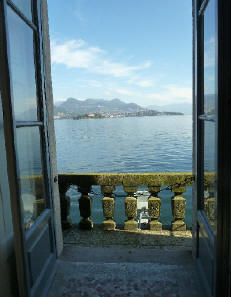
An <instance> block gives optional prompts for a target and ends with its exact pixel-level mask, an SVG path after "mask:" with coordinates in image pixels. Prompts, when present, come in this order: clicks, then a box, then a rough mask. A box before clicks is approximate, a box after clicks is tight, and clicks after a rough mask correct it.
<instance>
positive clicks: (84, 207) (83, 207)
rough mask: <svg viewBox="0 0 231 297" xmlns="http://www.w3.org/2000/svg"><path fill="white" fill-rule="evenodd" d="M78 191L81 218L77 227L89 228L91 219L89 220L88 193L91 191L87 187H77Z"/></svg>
mask: <svg viewBox="0 0 231 297" xmlns="http://www.w3.org/2000/svg"><path fill="white" fill-rule="evenodd" d="M78 191H79V192H80V193H81V194H82V195H81V197H80V198H79V211H80V215H81V217H83V218H82V220H81V221H80V222H79V228H80V229H84V230H90V229H92V228H93V221H92V220H91V218H90V216H91V209H92V198H91V197H90V196H89V195H88V193H89V192H90V191H91V186H89V187H86V188H84V187H80V186H79V187H78Z"/></svg>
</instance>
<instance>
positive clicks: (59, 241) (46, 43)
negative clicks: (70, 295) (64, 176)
mask: <svg viewBox="0 0 231 297" xmlns="http://www.w3.org/2000/svg"><path fill="white" fill-rule="evenodd" d="M42 29H43V55H44V66H45V79H46V96H47V97H46V101H47V110H48V129H49V147H50V155H51V167H52V173H51V174H52V181H53V195H54V196H53V207H54V223H55V237H56V246H57V253H58V255H60V254H61V252H62V249H63V236H62V227H61V215H60V197H59V188H58V180H57V177H58V173H57V163H56V141H55V128H54V105H53V92H52V79H51V57H50V37H49V25H48V12H47V1H42ZM55 180H56V181H55Z"/></svg>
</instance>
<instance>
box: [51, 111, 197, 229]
mask: <svg viewBox="0 0 231 297" xmlns="http://www.w3.org/2000/svg"><path fill="white" fill-rule="evenodd" d="M55 130H56V145H57V163H58V171H59V172H182V171H191V170H192V169H191V168H192V117H191V116H160V117H140V118H138V117H135V118H121V119H89V120H88V119H86V120H56V121H55ZM94 191H95V192H98V191H99V188H97V187H96V188H95V189H94ZM121 191H122V189H121V188H117V193H119V195H120V196H122V195H123V194H122V193H121ZM69 194H70V195H71V198H72V202H71V204H72V205H71V206H72V207H71V218H72V220H73V221H74V222H77V221H79V219H80V216H79V210H78V198H79V194H77V193H76V191H74V190H73V189H71V190H70V191H69ZM124 195H125V194H124ZM160 197H161V198H162V213H161V222H162V223H163V224H167V225H169V224H170V223H171V220H172V217H171V197H172V193H171V192H170V191H163V192H161V193H160ZM184 197H185V198H186V199H187V208H186V223H187V224H188V225H189V226H190V225H191V188H190V187H189V188H188V189H187V192H186V193H184ZM101 199H102V195H95V196H94V199H93V215H92V218H93V220H94V221H95V222H97V223H100V222H102V221H103V214H102V206H101V205H102V204H101ZM115 220H116V221H117V222H118V223H122V222H123V221H124V220H125V216H124V204H123V199H116V211H115Z"/></svg>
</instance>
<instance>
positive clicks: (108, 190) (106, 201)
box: [101, 186, 116, 230]
mask: <svg viewBox="0 0 231 297" xmlns="http://www.w3.org/2000/svg"><path fill="white" fill-rule="evenodd" d="M101 191H102V192H103V194H104V195H105V197H104V198H103V199H102V206H103V215H104V217H105V218H106V220H105V221H103V224H102V226H103V230H115V227H116V222H115V221H114V220H113V217H114V209H115V200H114V198H113V197H112V194H113V192H114V187H113V186H101Z"/></svg>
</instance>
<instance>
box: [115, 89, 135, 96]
mask: <svg viewBox="0 0 231 297" xmlns="http://www.w3.org/2000/svg"><path fill="white" fill-rule="evenodd" d="M116 93H118V94H120V95H126V96H132V95H134V92H133V91H130V90H126V89H116Z"/></svg>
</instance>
